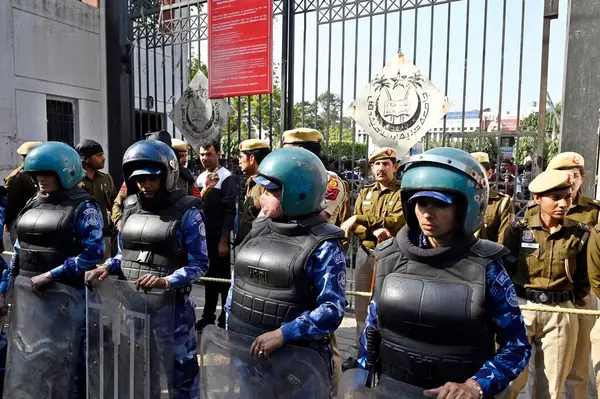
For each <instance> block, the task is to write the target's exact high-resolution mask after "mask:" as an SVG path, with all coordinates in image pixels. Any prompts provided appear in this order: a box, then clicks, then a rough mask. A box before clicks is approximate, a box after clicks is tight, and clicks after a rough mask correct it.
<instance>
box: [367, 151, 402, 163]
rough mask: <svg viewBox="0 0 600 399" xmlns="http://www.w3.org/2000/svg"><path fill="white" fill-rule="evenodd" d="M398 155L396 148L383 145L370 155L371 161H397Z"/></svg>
mask: <svg viewBox="0 0 600 399" xmlns="http://www.w3.org/2000/svg"><path fill="white" fill-rule="evenodd" d="M396 155H397V153H396V150H394V149H393V148H390V147H382V148H380V149H378V150H376V151H375V152H374V153H372V154H371V156H370V157H369V163H373V162H375V161H379V160H382V159H391V160H392V161H394V162H396V161H397V159H396Z"/></svg>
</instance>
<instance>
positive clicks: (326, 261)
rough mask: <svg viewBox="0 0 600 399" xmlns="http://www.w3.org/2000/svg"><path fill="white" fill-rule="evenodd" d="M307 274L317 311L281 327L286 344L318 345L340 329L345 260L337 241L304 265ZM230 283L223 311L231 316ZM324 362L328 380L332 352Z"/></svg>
mask: <svg viewBox="0 0 600 399" xmlns="http://www.w3.org/2000/svg"><path fill="white" fill-rule="evenodd" d="M306 274H307V276H308V277H309V278H311V279H312V281H313V284H314V286H315V292H316V293H317V298H316V301H315V302H316V304H317V307H316V308H315V309H314V310H312V311H310V312H304V313H302V314H301V315H300V316H299V317H297V318H296V319H294V320H292V321H290V322H289V323H284V324H283V325H282V326H281V331H282V333H283V339H284V340H285V342H291V341H297V340H303V339H306V340H309V341H318V340H320V339H322V338H324V337H326V336H328V335H330V334H331V333H333V332H334V331H335V330H336V329H337V328H338V326H339V325H340V323H341V321H342V319H343V317H344V312H345V306H346V297H345V295H346V258H345V256H344V250H343V248H342V245H341V244H340V242H339V241H324V242H323V243H322V244H320V245H319V246H318V247H317V248H316V249H315V251H314V252H313V254H312V255H311V256H310V257H309V258H308V262H307V263H306ZM233 279H234V276H232V279H231V286H230V288H229V295H227V303H226V305H225V310H226V311H227V314H228V315H229V314H230V313H231V295H232V290H233V285H234V281H233ZM321 355H322V356H325V357H326V359H327V366H328V369H329V373H330V376H331V373H332V368H331V352H330V351H328V353H326V354H321Z"/></svg>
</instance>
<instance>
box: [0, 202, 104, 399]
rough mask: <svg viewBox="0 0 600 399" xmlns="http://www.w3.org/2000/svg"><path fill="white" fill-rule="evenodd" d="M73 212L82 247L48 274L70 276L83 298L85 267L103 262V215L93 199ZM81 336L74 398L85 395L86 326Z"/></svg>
mask: <svg viewBox="0 0 600 399" xmlns="http://www.w3.org/2000/svg"><path fill="white" fill-rule="evenodd" d="M75 215H76V224H75V226H74V230H75V235H76V236H78V237H79V242H80V244H81V246H82V248H83V250H82V251H81V253H80V254H78V255H77V256H73V257H70V258H67V260H65V261H64V263H63V264H62V265H58V266H57V267H55V268H54V269H52V271H51V273H52V278H53V279H58V278H61V277H70V278H69V279H68V280H66V281H74V283H73V287H74V288H76V289H77V290H78V291H79V293H80V294H81V296H82V297H83V298H84V299H85V286H84V284H83V277H84V274H85V272H86V271H87V270H91V269H93V268H94V267H96V264H98V263H100V262H102V259H103V258H104V240H103V236H102V228H103V225H102V216H101V213H100V207H99V206H98V204H97V203H96V202H95V201H84V202H82V203H81V204H79V205H78V206H77V208H76V210H75ZM19 250H20V246H19V240H18V239H17V241H16V242H15V246H14V255H13V256H12V260H11V264H10V268H9V269H6V270H5V271H4V272H3V273H2V282H0V294H2V295H5V294H6V292H7V290H8V284H9V280H10V275H11V271H12V270H13V269H14V267H15V262H16V260H17V256H18V255H19ZM42 289H43V288H42ZM82 336H83V337H84V339H82V340H81V344H80V350H79V361H78V364H77V375H76V377H75V378H76V380H75V391H74V393H73V396H72V397H73V399H77V398H80V397H85V394H80V392H85V368H86V364H85V345H86V343H85V325H84V326H83V327H82Z"/></svg>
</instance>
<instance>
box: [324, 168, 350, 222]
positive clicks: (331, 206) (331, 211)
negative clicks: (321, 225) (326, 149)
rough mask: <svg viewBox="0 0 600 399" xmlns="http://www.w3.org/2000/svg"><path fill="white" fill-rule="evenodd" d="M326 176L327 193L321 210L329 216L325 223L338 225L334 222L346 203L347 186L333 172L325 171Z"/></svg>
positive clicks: (347, 196) (347, 197)
mask: <svg viewBox="0 0 600 399" xmlns="http://www.w3.org/2000/svg"><path fill="white" fill-rule="evenodd" d="M327 175H328V181H327V192H326V193H325V199H324V200H323V210H324V211H325V212H326V213H327V215H329V217H328V218H327V222H329V223H332V224H340V223H336V222H338V216H339V214H340V211H341V209H342V207H343V206H344V204H345V203H346V202H347V201H348V199H349V197H350V193H349V192H348V187H347V185H346V184H345V183H344V181H343V180H342V179H340V177H339V176H338V175H337V174H336V173H335V172H332V171H327ZM342 222H343V221H342Z"/></svg>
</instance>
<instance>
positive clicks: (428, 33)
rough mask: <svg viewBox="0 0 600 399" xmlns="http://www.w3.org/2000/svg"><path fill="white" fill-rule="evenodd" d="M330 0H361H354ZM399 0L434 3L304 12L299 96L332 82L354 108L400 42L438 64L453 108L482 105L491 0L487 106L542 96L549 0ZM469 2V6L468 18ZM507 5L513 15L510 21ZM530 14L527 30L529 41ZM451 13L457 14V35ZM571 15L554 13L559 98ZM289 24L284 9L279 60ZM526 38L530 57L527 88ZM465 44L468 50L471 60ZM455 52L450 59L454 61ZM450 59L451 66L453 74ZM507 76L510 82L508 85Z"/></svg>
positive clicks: (423, 64) (417, 57) (552, 87)
mask: <svg viewBox="0 0 600 399" xmlns="http://www.w3.org/2000/svg"><path fill="white" fill-rule="evenodd" d="M318 1H319V2H322V1H323V0H318ZM330 1H331V2H332V3H342V2H345V3H355V2H353V1H350V0H330ZM383 1H385V0H374V1H372V2H370V4H376V3H380V2H383ZM398 1H403V2H404V3H405V4H407V3H408V4H412V3H414V2H415V1H418V2H419V3H420V4H427V6H426V7H422V8H419V9H418V11H417V12H415V11H414V10H405V11H403V12H402V15H401V17H400V13H399V12H397V11H396V12H388V13H387V18H386V17H385V16H383V15H380V16H375V17H372V18H369V17H365V18H360V19H359V20H358V22H357V20H356V19H355V20H348V21H346V22H344V23H342V22H335V23H331V24H330V23H321V24H319V25H318V26H317V13H316V12H309V13H306V14H302V13H299V14H297V15H296V34H295V63H294V65H295V79H294V82H295V85H294V100H295V102H300V101H302V100H303V99H304V100H306V101H314V99H315V96H316V94H318V93H321V92H323V91H326V90H327V89H328V88H329V89H330V91H331V92H333V93H336V94H338V95H340V94H343V96H342V99H343V102H344V108H346V107H347V106H349V105H350V103H351V102H352V101H353V100H354V98H355V97H356V96H357V95H358V94H360V92H361V91H362V90H363V89H364V88H365V87H366V86H367V84H368V82H369V81H370V80H371V79H372V78H373V77H374V76H375V75H376V74H377V73H378V72H379V71H380V70H381V68H382V67H383V66H384V65H385V62H386V60H388V59H390V58H391V57H392V56H393V55H394V54H395V53H396V52H397V51H398V50H400V51H401V52H402V53H404V55H405V56H406V57H407V58H408V59H409V60H411V61H413V62H414V63H415V64H416V65H417V66H418V67H419V68H420V69H421V71H422V72H423V74H424V75H425V76H429V75H430V69H431V75H430V77H431V80H432V81H433V82H434V84H436V85H437V86H438V87H439V88H440V90H441V91H442V92H447V95H448V98H449V99H450V101H452V102H453V103H454V106H453V107H452V109H451V110H452V111H462V109H463V104H464V109H465V110H466V111H469V110H478V109H479V108H480V104H481V103H482V62H483V52H484V27H485V26H486V24H485V19H486V17H485V15H486V14H485V6H486V3H487V7H488V10H487V37H486V39H485V63H484V65H485V71H484V72H483V76H484V87H483V108H490V109H491V110H492V111H494V112H497V111H498V110H499V108H500V107H501V109H502V113H503V114H504V113H506V112H507V111H508V112H510V113H511V114H515V113H516V112H517V107H518V98H519V93H520V95H521V105H520V109H521V111H522V110H523V109H525V108H528V107H530V106H531V103H532V102H533V101H538V97H539V85H540V66H541V48H542V25H543V0H459V1H455V2H452V3H451V4H450V5H448V4H437V5H435V6H433V7H432V6H431V5H429V4H430V0H387V3H388V7H389V6H390V4H395V3H397V2H398ZM392 2H394V3H392ZM327 3H329V1H327ZM360 3H369V2H365V1H361V2H360ZM523 5H524V10H525V12H524V14H523V13H522V7H523ZM467 7H468V8H469V16H468V20H467ZM504 7H505V13H506V18H505V21H504V22H503V9H504ZM432 13H433V27H432V20H431V19H432ZM523 15H524V34H523V41H522V42H521V23H522V18H523ZM448 20H450V29H449V36H448ZM467 21H468V29H467ZM566 21H567V1H565V0H563V1H561V2H560V11H559V18H558V19H556V20H553V21H552V24H551V33H550V58H549V59H550V61H549V72H548V92H549V94H550V96H551V98H552V100H553V102H554V103H555V104H556V103H559V102H561V100H562V86H563V69H564V52H565V37H566V25H567V24H566ZM357 23H358V27H357ZM415 25H416V46H415ZM503 25H504V26H505V32H504V33H505V38H504V42H505V45H504V54H503V53H502V28H503ZM281 27H282V24H281V17H280V16H279V17H275V20H274V29H273V38H274V40H273V47H274V50H273V60H274V62H275V63H279V62H280V60H281ZM467 32H468V41H467ZM432 33H433V34H432ZM357 38H358V39H357ZM431 41H433V42H431ZM384 42H385V43H384ZM370 43H372V44H371V45H370ZM384 44H385V46H384ZM206 46H207V42H206V41H204V42H202V44H201V45H200V58H201V60H202V61H203V62H205V63H206V62H207V59H206V57H207V48H206ZM521 46H522V47H523V52H522V54H523V62H522V79H521V87H520V89H519V67H520V60H519V58H520V48H521ZM355 48H356V51H355ZM430 49H431V50H432V51H430ZM465 51H467V58H466V62H465ZM447 53H448V55H447ZM430 55H431V63H430ZM447 56H448V62H446V57H447ZM369 60H370V61H371V62H369ZM446 66H448V68H447V69H448V72H447V74H446ZM465 66H466V86H465V84H464V82H465V79H464V77H465ZM355 69H356V74H355V73H354V70H355ZM502 69H503V71H502ZM303 76H304V78H303ZM501 77H502V90H500V87H501ZM342 89H343V93H342ZM500 94H502V96H501V97H502V98H500ZM344 113H345V114H347V112H344Z"/></svg>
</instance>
